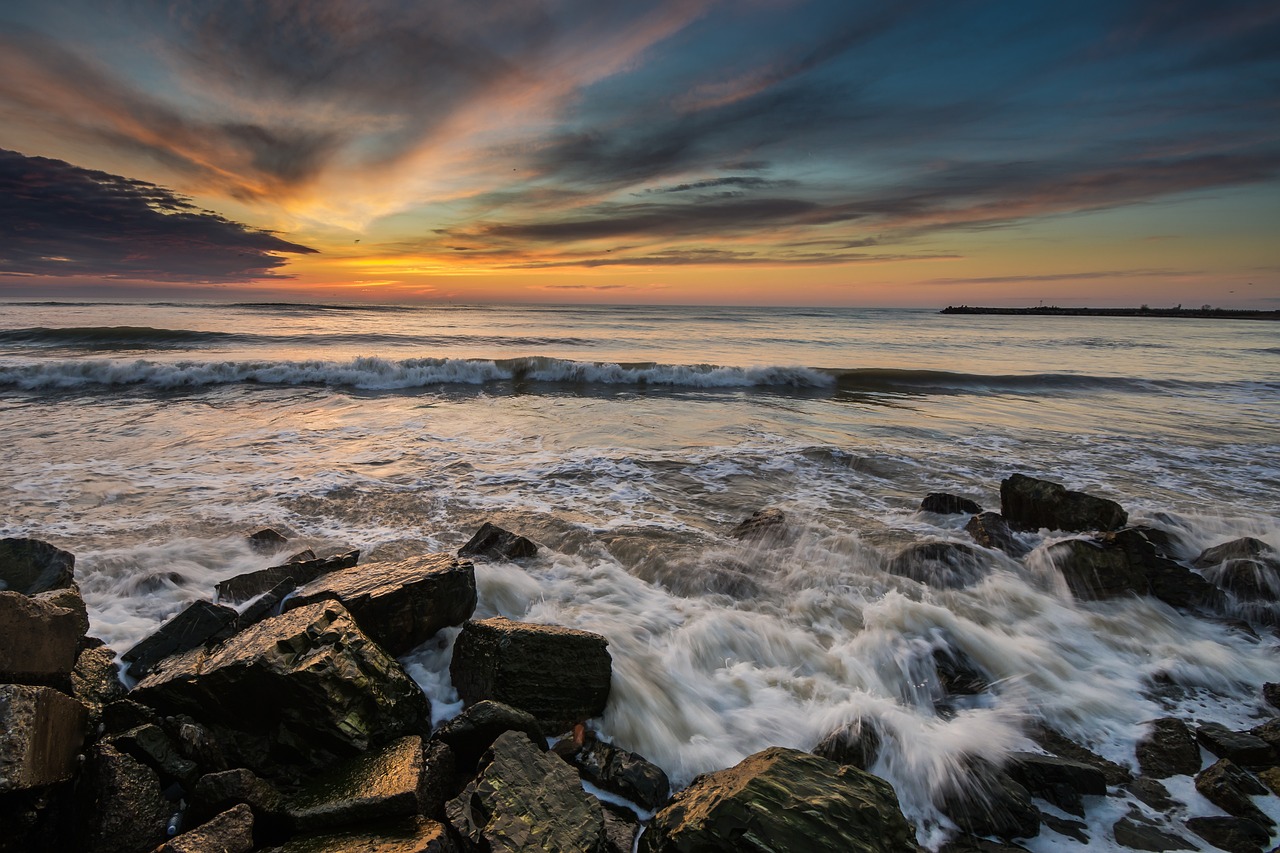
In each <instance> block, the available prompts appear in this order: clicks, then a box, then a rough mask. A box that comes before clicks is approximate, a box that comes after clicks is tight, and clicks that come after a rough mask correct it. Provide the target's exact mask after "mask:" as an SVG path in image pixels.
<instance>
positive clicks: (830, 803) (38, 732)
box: [0, 474, 1280, 853]
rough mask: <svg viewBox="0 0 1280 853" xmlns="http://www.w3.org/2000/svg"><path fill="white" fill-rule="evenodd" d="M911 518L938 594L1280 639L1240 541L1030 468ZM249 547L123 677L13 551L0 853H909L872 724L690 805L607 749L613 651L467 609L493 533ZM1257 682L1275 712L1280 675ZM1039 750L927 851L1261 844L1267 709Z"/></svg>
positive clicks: (519, 549) (763, 517)
mask: <svg viewBox="0 0 1280 853" xmlns="http://www.w3.org/2000/svg"><path fill="white" fill-rule="evenodd" d="M921 511H922V512H926V513H936V514H940V515H941V514H965V515H968V516H969V519H968V522H967V525H966V526H965V528H964V529H965V530H966V531H967V532H968V534H969V535H970V536H971V538H972V540H973V544H972V545H970V544H965V543H961V542H954V541H952V542H937V541H934V542H920V543H916V544H914V545H911V546H908V547H907V548H905V549H904V550H902V551H901V552H900V553H898V554H897V555H896V556H894V557H893V558H892V559H890V560H888V561H887V563H886V565H885V568H886V570H887V571H888V572H890V573H892V574H894V575H898V576H900V577H904V578H909V579H911V580H913V581H916V582H919V583H921V584H924V585H925V586H928V587H932V588H936V589H958V588H964V587H966V586H969V585H972V584H975V583H978V582H980V581H981V579H982V578H983V576H984V573H985V572H987V571H990V569H989V565H990V561H989V560H984V559H982V552H983V551H990V552H1001V553H1002V554H1003V555H1004V557H1002V559H1009V560H1016V561H1028V560H1039V561H1042V562H1044V561H1047V563H1048V565H1050V566H1051V567H1052V569H1053V571H1055V572H1057V573H1058V576H1059V577H1060V578H1061V582H1062V583H1063V584H1064V585H1065V586H1066V588H1067V589H1069V591H1070V593H1071V595H1072V596H1073V597H1074V598H1075V599H1077V600H1082V601H1098V600H1105V599H1113V598H1118V597H1126V596H1149V597H1152V598H1155V599H1158V600H1160V601H1162V602H1164V603H1165V604H1167V605H1168V606H1170V607H1174V608H1177V609H1178V610H1181V611H1183V612H1186V613H1189V614H1194V615H1195V616H1197V617H1198V618H1203V619H1207V620H1215V621H1220V622H1227V623H1230V624H1232V625H1234V626H1235V628H1236V630H1239V631H1242V632H1247V633H1255V632H1258V631H1275V630H1276V628H1277V625H1280V604H1278V603H1280V555H1278V554H1277V553H1276V552H1275V551H1274V550H1272V549H1271V548H1270V547H1269V546H1267V545H1266V544H1265V543H1263V542H1260V541H1258V540H1256V539H1249V538H1243V539H1236V540H1233V541H1229V542H1223V543H1220V544H1217V545H1215V546H1214V547H1211V548H1209V549H1207V550H1204V551H1202V552H1199V553H1195V554H1191V553H1187V551H1186V548H1185V546H1184V545H1183V544H1182V543H1181V541H1180V540H1179V537H1178V536H1177V535H1176V534H1175V533H1171V532H1169V531H1168V530H1162V529H1157V528H1153V527H1145V526H1135V525H1130V524H1129V519H1128V514H1127V513H1126V512H1125V510H1124V509H1123V508H1122V507H1121V506H1120V505H1119V504H1117V503H1115V502H1113V501H1109V500H1105V499H1102V498H1099V497H1095V496H1093V495H1089V494H1085V493H1081V492H1073V491H1069V490H1067V489H1065V488H1063V487H1062V486H1060V485H1058V484H1056V483H1053V482H1049V481H1046V480H1041V479H1037V478H1033V477H1028V476H1024V475H1020V474H1015V475H1013V476H1011V477H1009V478H1008V479H1006V480H1005V481H1004V482H1003V483H1002V484H1001V508H1000V512H999V513H996V512H988V511H983V509H982V507H980V506H978V505H977V504H976V503H974V502H973V501H971V500H968V499H967V498H963V497H960V496H955V495H948V494H931V495H928V496H927V497H926V498H925V499H924V501H923V502H922V504H921ZM1042 530H1049V531H1062V532H1063V533H1068V534H1077V535H1075V536H1072V537H1070V538H1063V539H1060V540H1059V541H1056V542H1054V543H1053V544H1050V545H1048V546H1047V547H1041V548H1037V549H1036V550H1035V551H1031V549H1030V548H1029V547H1028V546H1027V544H1026V537H1025V536H1024V535H1023V534H1024V533H1025V532H1026V531H1042ZM730 535H732V536H734V537H736V538H739V539H742V540H744V541H749V542H754V543H758V544H759V545H760V546H761V547H773V546H776V545H779V544H781V543H786V542H788V541H790V540H791V539H792V538H793V537H794V535H795V530H794V529H793V528H792V526H791V524H790V522H789V520H788V519H787V517H786V515H785V514H784V513H782V512H780V511H778V510H777V509H771V508H770V509H764V510H761V511H760V512H757V513H755V514H754V515H752V516H751V517H750V518H748V519H746V520H744V521H743V522H742V523H741V524H740V525H738V526H737V527H736V528H735V529H734V530H733V531H731V533H730ZM250 543H251V545H252V546H253V547H254V548H256V549H259V550H261V551H262V552H264V553H266V554H278V555H279V556H280V561H279V562H278V563H277V564H275V565H273V566H272V567H271V568H268V569H264V570H261V571H256V572H252V573H248V574H243V575H239V576H237V577H234V578H230V579H227V580H224V581H222V582H221V583H219V584H218V585H217V587H216V590H214V591H211V592H214V593H215V594H214V595H211V597H210V599H209V600H202V601H196V602H194V603H192V604H191V605H190V606H188V607H187V608H186V609H185V610H183V611H181V612H180V613H178V614H177V615H176V616H174V617H173V618H172V619H170V620H169V621H168V622H166V623H165V624H164V625H162V626H161V627H160V628H159V629H157V630H156V631H155V632H154V633H153V634H152V635H150V636H148V637H147V638H145V639H143V640H142V641H141V642H139V643H137V644H136V645H134V646H133V647H132V648H130V649H127V650H123V654H121V655H119V656H118V660H119V662H117V654H116V651H113V650H111V649H109V648H107V647H105V646H104V645H103V644H102V643H101V641H98V640H96V639H94V638H93V637H92V636H90V635H89V630H90V625H89V620H88V616H87V612H86V608H85V604H84V601H83V599H82V598H81V596H80V592H79V589H78V588H77V585H76V578H75V558H74V557H73V555H72V554H70V553H68V552H66V551H63V550H61V549H59V548H57V547H54V546H53V545H50V544H48V543H45V542H42V541H39V540H35V539H6V540H0V826H2V827H3V828H4V831H3V833H2V834H0V851H19V850H21V851H46V850H47V851H67V850H82V851H86V853H133V851H137V853H150V852H151V851H170V853H178V851H208V850H219V851H229V852H233V853H249V851H255V850H258V851H268V850H269V851H282V853H302V851H334V853H336V851H348V850H367V851H380V853H414V851H419V852H420V853H424V852H425V851H456V853H479V852H480V851H484V853H488V851H507V850H511V851H515V850H559V851H589V853H615V851H616V853H625V851H630V850H632V849H633V848H635V847H636V846H637V843H638V848H639V850H641V851H648V853H665V851H708V850H724V851H738V850H758V851H771V850H776V851H797V850H824V849H829V850H840V851H909V850H915V849H917V846H916V837H917V833H916V828H915V827H913V826H912V824H911V823H910V821H909V820H908V818H907V817H906V816H904V814H903V812H902V810H901V809H900V808H899V804H898V799H897V796H896V795H895V792H894V789H893V788H892V786H891V785H890V784H889V783H888V782H886V781H885V780H884V779H881V778H879V777H877V776H875V775H873V774H872V773H871V772H869V769H870V768H872V767H873V766H874V765H875V762H876V757H877V755H878V754H879V752H880V751H881V749H882V748H883V747H884V740H885V738H886V737H890V736H891V733H886V732H884V731H881V730H880V729H879V727H878V725H877V721H876V720H874V719H870V718H868V719H866V720H855V721H853V722H852V723H850V724H849V725H848V726H845V727H842V728H840V729H839V730H838V731H834V732H831V733H830V735H829V736H828V737H826V738H825V739H824V740H822V742H821V743H819V744H818V745H817V746H816V747H815V748H814V749H813V751H812V753H804V752H799V751H797V750H794V749H787V748H783V747H772V748H769V749H765V750H763V751H761V752H757V753H755V754H753V755H751V756H749V757H747V758H746V759H744V760H743V761H741V762H740V763H738V764H737V765H735V766H733V767H730V768H727V769H724V770H720V771H717V772H714V773H708V774H704V775H702V776H700V777H698V778H697V779H695V780H694V781H693V782H692V784H691V785H689V786H688V787H687V788H685V789H684V790H681V791H678V792H672V791H671V785H670V783H669V781H668V779H667V776H666V774H665V773H664V772H663V770H662V769H661V768H659V767H658V766H656V765H655V764H653V763H651V762H649V761H647V760H646V759H645V758H644V757H643V756H640V755H637V754H635V753H632V752H629V751H627V750H624V749H621V748H619V747H618V746H616V745H614V744H611V743H609V742H607V741H606V740H605V739H603V738H602V737H599V736H597V734H596V733H595V732H594V731H593V730H592V728H591V725H592V722H593V720H596V719H598V718H599V717H600V715H601V714H602V713H603V712H604V711H605V709H606V707H607V706H608V704H609V702H610V687H611V678H612V667H613V659H612V657H611V654H610V650H609V644H608V642H607V640H606V639H605V638H604V637H602V636H600V635H598V634H594V633H590V632H587V631H581V630H575V629H571V628H567V627H560V626H554V625H542V624H531V623H524V622H516V621H511V620H508V619H505V618H501V617H497V618H491V619H474V618H473V616H474V614H475V609H476V604H477V593H476V580H475V570H474V564H473V562H472V561H473V560H495V561H505V562H517V563H518V561H519V560H523V559H527V558H529V557H532V556H533V555H534V554H535V553H536V549H537V546H536V545H534V543H532V542H530V541H529V540H528V539H525V538H524V537H521V536H518V535H516V534H514V533H511V532H509V531H506V530H502V529H501V528H498V527H495V526H494V525H491V524H486V525H484V527H482V528H481V529H480V530H479V531H478V532H477V534H476V535H475V536H474V537H473V538H472V540H471V541H470V542H468V543H467V544H466V545H465V546H464V547H463V548H462V549H460V551H459V552H458V554H456V555H455V554H425V555H420V556H417V557H412V558H409V559H404V560H398V561H392V562H373V563H364V564H361V563H360V562H359V558H360V555H359V553H358V552H355V551H349V552H345V553H338V554H334V555H330V556H327V557H318V556H317V555H316V554H314V553H312V552H310V551H300V552H298V553H295V554H292V555H291V556H287V557H286V556H284V555H286V554H287V553H288V551H289V550H292V549H290V548H289V543H288V541H287V540H286V539H285V537H283V536H281V535H280V534H278V533H276V532H274V531H272V530H262V531H259V532H257V533H255V534H253V535H252V536H251V537H250ZM458 626H460V628H459V627H458ZM445 628H449V629H452V630H457V631H458V634H457V639H456V641H455V644H454V648H453V655H452V661H451V663H450V667H449V671H450V677H451V680H452V683H453V685H454V687H455V689H456V690H457V692H458V694H459V696H460V698H461V699H462V700H463V703H464V708H463V710H462V712H461V713H460V714H458V715H457V716H455V717H453V718H452V719H449V720H447V721H444V722H443V723H442V724H440V725H433V714H432V707H431V701H430V700H429V699H428V697H427V696H426V695H425V694H424V693H423V692H422V690H421V689H420V688H419V687H418V685H417V684H415V683H414V681H413V680H412V679H411V678H410V677H409V676H408V674H407V673H406V672H405V670H404V668H403V667H402V666H401V664H400V663H399V662H398V660H397V657H399V656H403V655H405V654H406V653H408V652H409V651H411V650H412V649H415V648H417V647H419V646H421V645H422V644H423V643H425V642H427V641H429V640H431V639H432V638H433V637H435V636H436V635H437V634H438V632H440V631H441V630H442V629H445ZM1255 635H1256V634H1255ZM935 657H936V658H937V660H936V661H935V663H936V665H937V666H936V668H937V673H938V680H939V683H940V685H941V689H943V690H944V691H945V692H946V693H947V694H948V695H949V696H954V697H957V698H963V697H972V696H975V695H980V694H982V693H984V692H986V691H990V690H993V689H997V688H996V686H995V685H993V684H992V679H991V678H990V677H989V676H988V674H987V673H985V672H984V671H983V668H982V666H981V665H980V664H979V663H978V662H976V661H974V660H970V659H967V658H966V657H965V656H964V655H963V654H955V653H951V654H945V655H939V656H935ZM121 666H123V667H124V670H123V672H122V671H121V669H120V667H121ZM1157 688H1158V685H1157ZM1254 688H1255V689H1256V690H1257V691H1258V693H1259V698H1260V700H1262V702H1265V704H1266V705H1267V706H1269V707H1273V708H1274V707H1277V706H1280V684H1259V685H1254ZM942 704H943V706H945V703H942ZM1260 704H1262V703H1261V702H1260ZM1026 734H1027V736H1028V738H1029V740H1030V741H1031V742H1033V743H1035V744H1036V746H1037V749H1036V750H1034V751H1024V752H1014V753H1010V754H1008V755H1006V756H1004V757H1003V758H1002V760H1000V761H992V760H989V759H987V758H981V757H978V756H975V757H974V758H973V760H972V761H971V762H970V764H969V767H968V773H967V775H966V777H965V780H964V783H963V784H959V785H956V786H954V787H953V788H951V789H948V790H945V791H943V792H941V793H940V795H939V797H940V802H938V803H937V806H938V809H939V811H940V812H941V813H942V814H944V815H946V817H947V819H948V820H949V821H950V822H951V824H953V826H954V832H953V834H952V836H951V838H950V839H949V840H948V841H947V842H946V844H945V846H944V849H946V850H949V851H952V853H963V851H1000V850H1018V849H1022V848H1021V847H1019V846H1018V843H1017V842H1018V841H1019V840H1025V839H1028V838H1033V837H1035V836H1037V835H1038V834H1039V833H1040V832H1041V829H1042V827H1045V826H1047V827H1049V828H1051V829H1052V830H1053V831H1054V832H1055V833H1058V834H1059V835H1061V836H1064V837H1067V838H1074V839H1076V840H1077V841H1078V842H1079V843H1080V844H1081V846H1082V849H1086V848H1087V847H1089V846H1090V845H1091V844H1094V843H1100V844H1106V845H1108V846H1112V847H1115V846H1120V847H1129V848H1132V849H1136V850H1174V849H1197V848H1205V847H1206V846H1213V847H1216V848H1219V849H1223V850H1228V851H1253V850H1258V851H1261V850H1264V849H1266V848H1267V846H1268V845H1269V844H1270V842H1271V837H1272V834H1273V832H1274V831H1275V829H1276V827H1275V825H1274V823H1273V821H1272V819H1271V818H1270V817H1269V816H1268V813H1267V812H1268V809H1269V807H1266V806H1267V804H1266V803H1265V802H1264V800H1263V799H1262V798H1270V797H1272V796H1274V795H1275V794H1276V792H1278V791H1280V718H1272V719H1267V720H1265V721H1262V722H1261V723H1260V724H1259V725H1256V726H1254V727H1252V728H1250V729H1247V730H1231V729H1229V728H1227V727H1225V726H1222V725H1218V724H1213V723H1207V724H1198V723H1197V722H1196V721H1194V720H1188V719H1180V718H1176V717H1165V718H1162V719H1158V720H1154V721H1153V722H1152V723H1151V724H1150V726H1149V730H1148V732H1147V733H1146V735H1145V736H1144V738H1143V739H1141V740H1140V741H1139V742H1138V743H1137V745H1136V748H1135V750H1134V754H1133V756H1132V757H1131V759H1130V760H1128V761H1126V762H1121V763H1115V762H1113V761H1109V760H1107V759H1105V758H1103V757H1101V756H1099V755H1097V754H1095V753H1093V752H1091V751H1090V750H1089V749H1087V748H1086V747H1085V746H1083V745H1081V744H1079V743H1076V742H1074V741H1072V740H1071V739H1069V738H1067V737H1066V736H1064V735H1063V734H1062V733H1060V732H1057V731H1055V730H1053V729H1051V728H1047V727H1044V726H1039V727H1037V728H1035V730H1033V731H1028V732H1027V733H1026ZM1205 756H1208V757H1207V759H1206V757H1205ZM1184 782H1185V784H1184ZM1192 791H1194V794H1192V793H1191V792H1192ZM1192 796H1195V797H1202V798H1203V799H1204V800H1205V801H1207V802H1208V803H1210V804H1212V806H1213V808H1214V810H1216V811H1217V812H1218V813H1217V814H1199V813H1197V814H1195V815H1194V816H1193V815H1192V814H1191V813H1192V811H1197V812H1200V811H1204V809H1203V808H1198V807H1197V809H1192V808H1191V807H1190V805H1189V803H1188V800H1189V799H1190V798H1191V797H1192ZM1106 798H1116V799H1117V800H1122V801H1123V802H1126V803H1129V804H1130V808H1129V811H1128V813H1127V814H1124V815H1123V816H1121V817H1119V819H1117V820H1114V821H1113V822H1112V821H1109V823H1110V825H1109V826H1106V827H1104V829H1105V831H1106V832H1107V833H1108V836H1109V837H1107V838H1102V839H1099V838H1091V837H1090V835H1089V833H1090V832H1095V833H1096V832H1097V831H1098V829H1097V826H1096V822H1095V825H1094V826H1090V825H1089V824H1087V823H1085V822H1083V821H1082V820H1080V819H1082V818H1086V817H1087V816H1088V815H1090V814H1091V813H1093V814H1097V813H1099V812H1103V811H1105V809H1103V808H1102V805H1103V804H1104V803H1105V802H1106ZM1064 815H1068V816H1067V817H1064ZM637 836H638V839H639V840H638V842H637Z"/></svg>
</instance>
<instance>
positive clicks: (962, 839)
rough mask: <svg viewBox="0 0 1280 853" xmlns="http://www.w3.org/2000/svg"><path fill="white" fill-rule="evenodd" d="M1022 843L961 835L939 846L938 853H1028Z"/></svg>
mask: <svg viewBox="0 0 1280 853" xmlns="http://www.w3.org/2000/svg"><path fill="white" fill-rule="evenodd" d="M1026 850H1027V848H1025V847H1023V846H1022V845H1021V844H1012V843H1006V842H1003V841H992V840H991V839H989V838H978V837H977V836H976V835H960V836H957V837H956V838H953V839H951V840H950V841H948V842H947V843H946V844H944V845H942V846H941V847H939V848H938V853H1026Z"/></svg>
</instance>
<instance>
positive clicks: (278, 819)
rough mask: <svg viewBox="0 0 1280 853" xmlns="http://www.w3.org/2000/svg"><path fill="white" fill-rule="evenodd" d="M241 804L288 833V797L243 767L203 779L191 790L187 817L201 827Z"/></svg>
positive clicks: (256, 818) (260, 821)
mask: <svg viewBox="0 0 1280 853" xmlns="http://www.w3.org/2000/svg"><path fill="white" fill-rule="evenodd" d="M239 805H246V806H248V807H249V808H250V809H251V810H252V811H253V815H254V818H255V820H256V821H258V822H259V823H260V824H261V823H263V822H264V821H265V823H267V824H268V825H274V826H275V827H277V828H278V829H277V831H278V832H279V833H280V834H287V817H286V814H285V806H284V798H283V797H282V796H281V794H280V791H279V790H277V789H276V787H275V786H274V785H272V784H271V783H270V782H267V781H266V780H264V779H262V778H260V777H259V776H257V775H256V774H255V773H254V772H253V771H252V770H248V769H246V768H243V767H237V768H235V769H233V770H222V771H219V772H217V773H206V774H205V775H204V776H201V777H200V779H199V780H198V781H197V782H196V784H195V787H194V788H193V789H192V791H191V797H190V805H188V807H187V818H188V819H189V820H191V821H193V822H195V823H197V824H199V823H204V822H205V821H207V820H209V819H211V818H213V817H214V816H215V815H219V814H222V813H223V812H225V811H227V810H228V809H231V808H233V807H235V806H239Z"/></svg>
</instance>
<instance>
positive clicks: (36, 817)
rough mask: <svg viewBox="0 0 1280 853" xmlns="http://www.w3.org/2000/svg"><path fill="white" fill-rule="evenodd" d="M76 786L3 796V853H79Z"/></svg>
mask: <svg viewBox="0 0 1280 853" xmlns="http://www.w3.org/2000/svg"><path fill="white" fill-rule="evenodd" d="M75 810H76V798H75V783H74V782H62V783H59V784H57V785H49V786H45V787H42V788H36V789H33V790H30V791H21V792H17V793H9V794H0V853H65V851H68V850H77V849H78V847H77V840H76V838H75Z"/></svg>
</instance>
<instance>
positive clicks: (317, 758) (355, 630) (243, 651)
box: [132, 601, 431, 776]
mask: <svg viewBox="0 0 1280 853" xmlns="http://www.w3.org/2000/svg"><path fill="white" fill-rule="evenodd" d="M132 695H133V697H134V698H135V699H137V700H139V701H142V702H145V703H147V704H149V705H151V706H153V707H155V708H158V709H160V710H161V711H162V712H163V713H166V714H190V715H191V716H193V717H195V718H196V719H197V720H199V721H200V722H202V723H204V724H206V725H208V724H213V725H218V726H222V727H225V728H227V729H230V730H231V731H234V732H237V733H238V734H237V735H236V737H235V738H229V739H231V740H235V739H237V738H238V739H242V740H244V741H245V743H246V744H248V746H249V748H242V749H241V753H242V754H241V756H240V758H241V759H242V760H243V761H244V765H243V766H246V767H249V768H250V769H252V770H254V771H255V772H259V773H263V774H264V775H268V776H271V775H273V774H275V773H280V772H282V768H283V767H292V768H298V769H300V770H304V771H305V770H307V769H308V768H310V769H315V768H318V767H323V766H324V765H326V764H328V763H331V762H332V761H333V760H334V759H335V758H338V757H345V756H349V755H353V754H355V753H358V752H363V751H364V750H367V749H369V748H371V747H376V746H379V745H381V744H384V743H387V742H389V741H391V740H394V739H395V738H397V737H401V736H403V735H405V734H412V733H415V732H422V731H426V730H428V729H429V727H430V719H431V708H430V703H429V702H428V701H427V698H426V696H424V695H423V693H422V691H421V690H420V689H419V688H418V686H417V685H416V684H415V683H414V682H413V681H412V680H411V679H410V678H409V676H408V675H406V674H405V672H404V670H403V669H401V668H400V665H399V664H398V663H397V662H396V661H395V660H394V659H393V658H392V657H390V656H389V655H388V654H387V653H386V652H385V651H384V650H383V649H382V648H380V647H379V646H378V645H377V644H376V643H374V642H373V641H372V640H370V639H369V637H368V636H366V635H365V634H364V633H363V632H362V631H361V630H360V628H359V627H358V626H357V625H356V623H355V620H353V619H352V618H351V616H350V614H348V613H347V611H346V610H345V609H344V608H343V607H342V605H341V604H338V603H336V602H331V601H321V602H317V603H315V604H311V605H308V606H306V607H301V608H297V609H295V610H290V611H288V612H286V613H284V614H282V615H280V616H275V617H272V618H270V619H267V620H264V621H262V622H259V623H258V624H256V625H253V626H251V627H249V628H247V629H245V630H244V631H242V632H241V633H239V634H236V635H235V636H234V637H232V638H230V639H229V640H227V641H226V642H225V643H223V644H222V645H220V646H217V647H215V648H213V649H211V650H205V649H203V648H201V649H195V650H192V651H190V652H187V653H186V654H184V655H180V656H176V657H171V658H169V659H168V660H166V661H164V662H163V663H161V664H160V665H159V666H158V667H157V668H156V670H155V671H154V672H152V674H151V675H149V676H147V678H146V679H144V680H143V681H142V682H141V683H139V684H138V686H137V687H136V688H135V689H134V691H133V694H132ZM255 738H257V740H256V741H255V740H254V739H255ZM263 750H266V753H265V754H264V753H263Z"/></svg>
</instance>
